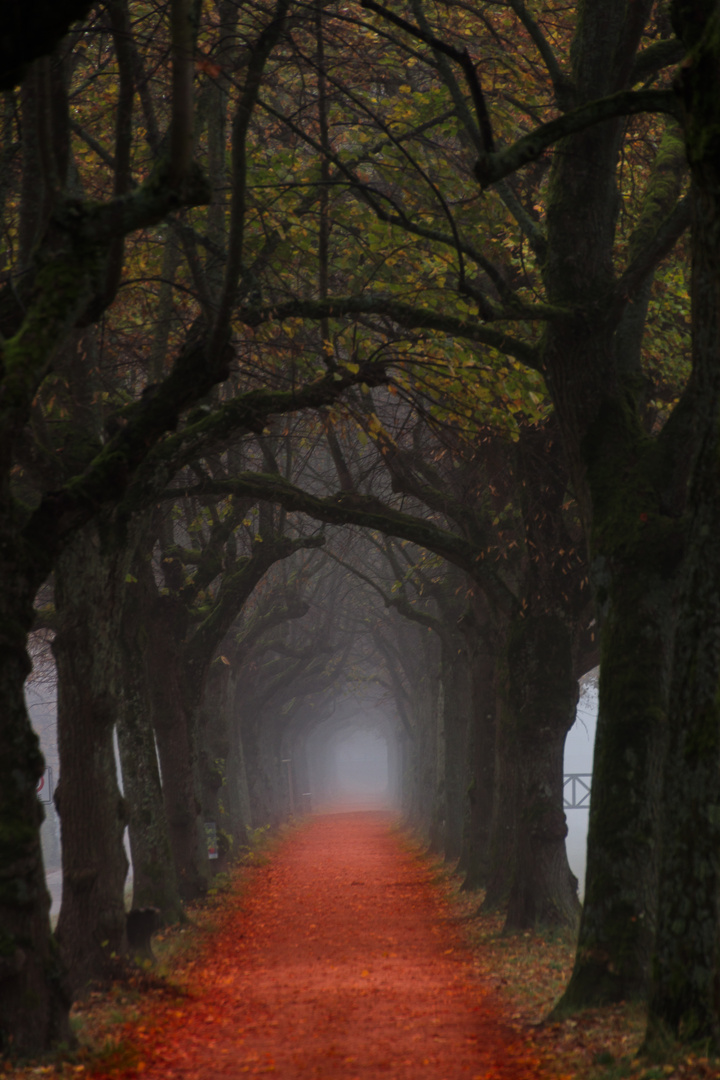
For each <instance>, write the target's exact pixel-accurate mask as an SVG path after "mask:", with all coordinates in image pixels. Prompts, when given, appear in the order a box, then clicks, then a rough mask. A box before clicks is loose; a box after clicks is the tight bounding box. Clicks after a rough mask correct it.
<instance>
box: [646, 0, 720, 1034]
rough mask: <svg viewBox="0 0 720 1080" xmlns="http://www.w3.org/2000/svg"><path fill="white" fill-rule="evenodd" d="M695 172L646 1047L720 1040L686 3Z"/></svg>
mask: <svg viewBox="0 0 720 1080" xmlns="http://www.w3.org/2000/svg"><path fill="white" fill-rule="evenodd" d="M674 15H675V22H676V26H677V28H678V30H679V32H680V33H681V34H682V35H683V36H684V37H685V38H686V41H687V44H688V46H689V47H690V49H691V52H690V55H689V59H688V63H687V64H686V65H685V66H684V68H683V72H682V77H681V80H682V81H681V83H680V87H681V92H682V94H683V100H684V103H685V109H686V117H685V137H686V145H687V154H688V160H689V162H690V166H691V169H692V173H693V197H694V217H693V238H692V257H693V271H692V304H693V372H694V375H695V376H696V377H697V380H698V389H699V394H698V398H699V402H698V412H699V417H700V419H701V430H702V433H703V438H702V441H701V443H700V448H699V453H698V456H697V460H696V462H695V468H694V473H693V477H692V481H691V485H690V493H689V515H688V516H689V522H688V548H689V556H688V584H687V587H686V589H685V591H684V595H683V597H682V603H681V605H680V614H679V620H678V630H677V635H676V641H675V654H674V668H673V680H672V687H671V692H670V708H669V745H668V752H667V756H666V766H665V776H664V787H663V799H662V817H661V848H660V850H661V859H660V890H659V905H658V927H657V934H656V942H655V956H654V963H653V969H652V979H651V992H650V1005H649V1015H648V1029H647V1037H646V1047H647V1049H648V1050H650V1051H651V1052H657V1051H658V1050H660V1051H661V1052H662V1051H663V1050H665V1049H666V1048H667V1045H668V1042H675V1041H676V1040H678V1039H679V1040H680V1041H682V1042H686V1043H699V1042H701V1043H702V1044H703V1046H704V1047H705V1048H707V1049H709V1050H710V1051H711V1052H713V1053H717V1052H718V1051H719V1050H720V994H719V993H718V987H719V986H720V945H719V942H720V855H719V853H720V695H719V691H718V686H719V685H720V592H719V590H718V568H719V567H720V498H719V496H718V476H719V474H720V363H719V362H718V358H719V357H720V135H719V134H718V133H719V132H720V9H719V8H718V5H717V4H709V3H708V4H705V5H698V6H697V8H696V9H691V8H690V7H688V6H686V5H685V6H683V5H681V4H679V3H678V4H675V5H674Z"/></svg>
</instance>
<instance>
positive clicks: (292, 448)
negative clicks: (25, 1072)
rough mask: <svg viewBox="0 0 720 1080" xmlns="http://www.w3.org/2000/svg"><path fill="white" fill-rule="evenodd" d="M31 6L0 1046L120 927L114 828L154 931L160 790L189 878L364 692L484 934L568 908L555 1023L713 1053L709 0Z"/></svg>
mask: <svg viewBox="0 0 720 1080" xmlns="http://www.w3.org/2000/svg"><path fill="white" fill-rule="evenodd" d="M31 7H33V8H37V12H38V19H39V20H40V22H41V23H42V25H43V27H44V31H43V33H42V34H36V33H35V32H34V31H32V30H31V29H29V28H30V27H31V26H32V25H34V24H33V23H31V22H30V21H29V20H28V16H27V12H28V5H27V4H25V5H23V7H22V9H21V8H20V6H19V5H18V4H16V3H14V2H13V3H11V4H9V5H7V7H6V9H5V10H4V11H3V12H2V14H0V87H1V88H2V89H3V91H4V93H3V98H2V114H1V115H0V206H1V208H2V223H3V233H2V253H3V255H2V258H3V261H2V265H1V266H0V273H1V275H2V279H1V281H0V334H1V337H0V356H1V359H2V365H1V368H0V700H1V701H2V723H1V725H0V1053H3V1052H6V1051H7V1052H19V1053H24V1052H30V1051H37V1050H38V1049H41V1048H49V1047H51V1046H54V1045H57V1044H58V1043H62V1042H66V1041H68V1040H69V1038H70V1032H69V1026H68V1010H69V1006H70V1003H71V1001H72V1000H73V997H75V996H76V995H79V994H82V993H83V992H84V991H85V990H86V988H87V986H88V985H89V983H91V982H92V981H93V980H97V979H103V978H106V977H108V976H109V975H110V974H112V971H113V965H114V964H115V963H116V959H115V958H117V957H122V956H124V955H125V954H126V953H127V948H128V945H127V935H126V920H125V907H124V897H123V891H124V885H125V880H126V875H127V869H128V867H127V858H126V855H125V851H124V848H123V843H122V837H123V832H124V829H125V826H126V825H127V826H128V827H129V835H130V845H131V853H132V861H133V872H134V897H133V903H134V904H135V906H144V905H154V906H156V907H158V908H159V909H160V912H161V916H162V918H163V919H164V920H166V921H173V920H176V919H178V918H181V917H182V909H183V903H184V902H185V901H188V900H191V899H193V898H195V897H197V896H199V895H202V893H203V892H204V891H205V890H206V889H207V886H208V876H209V874H210V872H211V867H210V865H209V863H208V859H207V847H206V842H205V832H204V828H205V827H204V823H205V822H206V821H213V822H216V823H217V825H218V828H219V841H220V853H221V859H220V860H219V863H220V865H221V866H222V865H225V864H226V863H227V861H229V860H230V859H232V858H233V855H234V854H235V853H237V851H238V850H239V849H241V848H242V846H243V845H245V844H246V843H247V841H248V833H249V830H252V829H255V828H258V827H262V826H265V825H267V824H271V825H276V824H278V823H279V822H280V821H281V820H282V819H283V818H284V817H286V816H287V815H288V814H289V813H291V812H293V810H296V809H297V808H298V807H297V804H296V798H297V795H298V793H299V792H303V791H305V790H307V784H308V772H307V769H308V765H307V760H306V757H305V748H306V747H307V745H308V740H310V739H312V738H313V737H314V735H315V734H317V733H318V732H319V731H321V730H323V731H324V730H326V729H327V730H328V731H331V730H335V731H339V730H341V729H342V730H344V729H345V727H347V725H352V724H353V723H354V717H355V716H356V714H357V713H358V712H359V711H360V710H365V711H366V712H367V713H368V714H369V715H371V716H372V717H373V718H374V719H373V723H374V724H375V726H376V728H377V730H378V731H380V732H382V733H383V734H384V735H385V736H386V738H387V742H388V747H389V753H390V755H391V757H392V758H393V760H394V762H395V764H394V765H393V770H392V771H393V775H397V776H400V777H401V778H402V780H401V782H402V803H403V809H404V811H405V814H406V816H407V819H408V821H409V822H410V823H411V824H412V825H413V826H414V827H415V828H417V829H418V830H420V831H421V832H422V833H423V835H424V836H425V837H426V838H427V839H428V840H429V842H430V843H431V844H432V846H433V848H434V849H435V850H437V851H439V852H443V853H444V855H445V857H446V858H447V859H448V860H453V861H454V860H459V864H458V865H459V867H460V868H461V870H462V871H463V873H464V874H465V882H466V886H467V887H468V888H477V887H480V886H482V887H483V888H484V889H485V898H484V904H485V905H486V906H487V907H489V908H493V909H498V910H502V911H504V912H505V916H506V928H507V929H508V931H512V930H517V929H527V928H532V927H535V926H539V925H552V926H559V927H564V928H569V929H571V930H575V929H577V931H578V945H577V954H576V963H575V968H574V971H573V974H572V977H571V979H570V982H569V984H568V986H567V988H566V990H565V993H564V995H563V997H562V998H561V1000H560V1002H559V1003H558V1005H557V1006H556V1012H557V1013H558V1014H561V1013H563V1012H566V1011H570V1010H574V1009H579V1008H583V1007H586V1006H589V1005H594V1004H599V1003H605V1002H614V1001H621V1000H631V999H641V1000H646V1001H647V1002H648V1008H649V1013H648V1027H647V1038H646V1047H647V1049H648V1051H649V1052H653V1053H658V1052H661V1051H662V1047H663V1046H664V1045H665V1044H666V1042H667V1040H681V1041H686V1042H688V1043H691V1042H694V1041H702V1040H704V1041H705V1042H706V1043H709V1045H710V1046H711V1047H712V1048H713V1049H715V1050H717V1049H719V1048H720V1000H719V999H718V998H717V995H716V993H715V992H714V987H715V985H716V984H717V979H718V978H719V977H720V971H719V970H718V967H719V965H720V957H719V956H718V951H717V940H718V925H719V920H720V911H719V910H718V903H719V900H720V890H719V888H718V885H719V882H718V854H717V853H718V851H720V835H718V833H719V829H720V825H719V823H720V817H719V816H718V812H717V807H718V805H720V792H719V791H718V783H719V781H720V772H719V766H720V732H719V731H718V722H719V719H720V717H719V716H718V705H717V695H718V680H719V678H720V670H719V665H720V653H719V646H718V642H720V633H719V630H720V598H719V597H718V592H717V588H716V584H715V583H716V581H717V580H718V571H719V570H720V541H718V539H717V538H718V536H720V520H718V519H719V518H720V500H719V499H718V490H720V488H719V487H718V484H717V476H718V461H719V457H718V455H719V453H720V446H719V445H718V437H719V431H720V428H719V421H720V413H719V408H720V338H719V335H718V325H717V322H718V317H719V312H720V265H719V260H720V223H719V219H718V212H719V210H720V85H719V83H720V6H719V5H718V4H717V3H716V2H713V0H697V2H696V3H693V4H690V3H685V2H683V0H675V2H672V3H662V2H651V0H633V2H632V3H631V2H629V0H602V2H601V0H584V3H582V4H578V5H577V7H576V8H574V7H566V6H561V5H558V4H555V3H554V2H552V0H548V2H543V0H537V2H535V3H529V2H528V3H525V2H524V0H505V2H497V3H493V2H490V3H487V4H485V5H482V6H481V7H480V8H478V9H477V10H468V9H466V6H465V5H461V4H458V5H450V6H447V5H444V6H440V5H438V6H436V5H434V4H430V3H427V4H425V3H423V2H422V0H408V3H407V4H405V5H403V6H398V5H391V6H390V5H383V4H378V3H376V2H375V0H360V2H358V3H353V4H338V5H330V6H328V5H326V4H320V3H310V4H299V3H296V2H295V0H274V2H273V0H267V2H264V0H258V2H253V3H252V4H247V5H240V4H238V3H237V2H236V0H208V2H206V3H205V4H202V3H201V2H200V0H165V2H159V0H157V2H156V0H143V2H136V0H105V2H104V3H98V4H90V3H87V2H84V3H72V2H69V0H66V2H62V3H61V2H59V0H58V2H56V3H54V4H52V5H49V6H48V5H47V4H46V3H44V2H43V0H33V2H32V4H31ZM46 8H47V11H46ZM41 628H42V629H43V630H44V632H46V631H50V632H51V635H52V640H53V644H52V649H53V654H54V662H55V665H56V677H57V686H58V751H59V758H60V774H61V780H60V784H59V788H58V792H57V798H56V802H57V808H58V812H59V815H60V820H61V825H62V848H63V900H62V907H61V910H60V915H59V919H58V923H57V927H56V929H55V931H52V930H51V927H50V922H49V918H48V912H49V898H48V895H47V890H46V887H45V878H44V869H43V862H42V853H41V847H40V823H41V815H42V811H41V807H40V804H39V803H38V801H37V798H36V794H35V791H36V785H37V781H38V779H39V777H40V776H41V775H42V770H43V761H42V756H41V754H40V751H39V747H38V742H37V738H36V736H35V735H34V733H33V731H32V728H31V726H30V723H29V720H28V716H27V711H26V707H25V701H24V694H23V686H24V682H25V679H26V677H27V675H28V673H29V671H30V669H31V659H30V657H31V654H32V649H33V637H32V635H33V632H34V631H37V630H38V629H41ZM598 662H599V663H600V684H599V717H598V727H597V739H596V748H595V764H594V777H593V793H592V804H591V813H590V829H589V837H588V853H587V878H586V886H585V897H584V903H583V905H582V910H581V908H580V904H579V901H578V897H577V882H576V880H575V878H574V877H573V875H572V873H571V871H570V868H569V865H568V862H567V856H566V852H565V836H566V832H567V827H566V822H565V816H564V811H563V795H562V792H563V748H564V742H565V737H566V734H567V732H568V730H569V729H570V727H571V726H572V724H573V722H574V718H575V706H576V703H577V695H578V679H579V677H581V676H582V675H583V674H584V673H585V672H586V671H587V670H588V669H589V668H591V667H593V666H594V665H595V664H597V663H598ZM333 725H335V726H334V727H333ZM115 737H117V745H118V749H119V757H120V764H121V771H122V778H123V794H122V795H121V794H120V789H119V787H118V782H117V771H116V757H115V749H114V740H115ZM288 761H290V762H291V771H290V773H288V772H287V762H288Z"/></svg>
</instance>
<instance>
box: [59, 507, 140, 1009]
mask: <svg viewBox="0 0 720 1080" xmlns="http://www.w3.org/2000/svg"><path fill="white" fill-rule="evenodd" d="M104 540H107V537H101V533H100V531H99V529H98V528H97V527H96V526H94V525H89V526H86V527H85V528H83V529H82V530H80V531H79V532H78V533H77V534H76V535H75V536H74V538H73V540H72V542H71V543H69V544H68V545H67V547H66V548H65V550H64V551H63V553H62V555H61V556H60V558H59V560H58V563H57V566H56V570H55V607H56V611H57V617H58V622H59V630H58V633H57V635H56V637H55V641H54V643H53V651H54V653H55V659H56V662H57V675H58V754H59V761H60V782H59V784H58V787H57V791H56V796H55V798H56V804H57V807H58V812H59V814H60V822H61V829H62V852H63V898H62V905H61V907H60V915H59V917H58V924H57V930H56V937H57V940H58V942H59V944H60V949H61V953H62V956H63V960H64V962H65V964H66V966H67V969H68V973H69V977H70V981H71V984H72V986H73V988H74V989H75V990H76V991H83V990H84V989H85V988H86V986H87V985H88V983H89V982H90V981H92V980H96V979H105V978H107V977H108V976H109V975H110V974H111V972H112V968H113V958H114V957H115V956H122V955H123V954H124V953H125V951H126V948H127V939H126V934H125V904H124V898H123V890H124V886H125V878H126V876H127V869H128V862H127V856H126V855H125V849H124V847H123V832H124V829H125V825H126V823H127V815H126V810H125V804H124V801H123V799H122V796H121V794H120V789H119V787H118V782H117V766H116V762H115V751H114V746H113V731H114V728H115V722H116V719H117V697H118V690H119V687H118V657H117V640H118V634H119V622H120V609H121V605H122V591H123V588H124V581H125V575H126V572H127V563H128V555H127V552H126V551H122V552H120V553H118V551H117V550H113V549H112V547H111V548H110V549H108V548H106V547H104V545H103V541H104Z"/></svg>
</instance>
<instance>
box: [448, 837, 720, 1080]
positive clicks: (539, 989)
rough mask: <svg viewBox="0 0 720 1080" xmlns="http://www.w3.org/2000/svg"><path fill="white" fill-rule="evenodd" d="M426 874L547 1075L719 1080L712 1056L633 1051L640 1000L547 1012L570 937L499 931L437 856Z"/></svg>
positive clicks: (569, 952)
mask: <svg viewBox="0 0 720 1080" xmlns="http://www.w3.org/2000/svg"><path fill="white" fill-rule="evenodd" d="M431 867H432V870H433V874H434V875H435V876H436V878H439V879H440V880H441V882H442V887H443V889H444V890H445V891H446V895H447V897H448V899H449V901H450V904H451V910H452V912H453V917H454V919H455V920H457V922H458V923H459V925H460V927H461V928H462V931H463V933H464V935H465V937H466V940H467V942H468V945H469V947H470V949H471V950H472V952H473V955H474V959H475V966H476V969H477V971H478V974H479V975H480V976H481V977H482V978H483V980H484V981H486V982H489V983H490V985H491V986H492V987H493V989H494V990H495V992H496V994H497V995H498V997H499V998H500V999H501V1000H502V1001H503V1003H504V1005H505V1007H506V1012H507V1015H508V1017H509V1019H510V1023H511V1024H512V1025H513V1026H515V1027H516V1028H517V1029H518V1030H520V1031H522V1033H523V1035H524V1036H525V1038H527V1039H528V1040H529V1041H530V1042H531V1043H532V1044H533V1045H534V1046H535V1048H536V1049H537V1052H538V1057H540V1058H541V1059H542V1060H543V1061H544V1062H545V1063H546V1067H547V1069H548V1071H549V1073H550V1075H555V1076H557V1077H563V1078H565V1077H568V1078H572V1080H720V1060H718V1059H711V1058H708V1057H706V1056H704V1055H703V1054H702V1052H698V1053H689V1052H688V1051H687V1049H686V1048H681V1047H675V1048H672V1047H670V1048H668V1050H667V1051H666V1052H665V1053H664V1060H663V1061H662V1062H661V1063H657V1062H651V1061H649V1060H648V1059H647V1058H645V1057H643V1056H639V1055H638V1051H639V1049H640V1047H641V1044H642V1042H643V1039H644V1036H645V1019H646V1017H645V1007H644V1006H641V1005H637V1004H624V1003H623V1004H619V1005H612V1006H606V1007H604V1008H596V1009H588V1010H586V1011H584V1012H582V1013H578V1014H576V1015H575V1016H573V1017H569V1018H567V1019H564V1020H562V1021H548V1020H547V1016H548V1014H549V1012H550V1010H551V1008H552V1006H553V1005H554V1004H555V1002H556V1001H557V1000H558V998H559V997H560V995H561V993H562V991H563V989H564V988H565V985H566V984H567V981H568V979H569V977H570V972H571V970H572V965H573V959H574V954H575V940H574V937H573V936H570V935H567V934H563V933H557V932H552V931H546V932H539V933H531V932H524V933H519V934H504V933H503V921H504V920H503V917H502V916H501V915H498V914H494V913H483V912H480V910H479V909H480V906H481V903H482V899H483V893H482V892H475V893H472V892H462V891H461V889H460V885H461V878H459V877H455V876H454V875H453V874H452V872H451V870H449V869H448V867H447V866H445V865H444V864H443V863H442V862H441V861H440V860H437V859H434V860H432V861H431Z"/></svg>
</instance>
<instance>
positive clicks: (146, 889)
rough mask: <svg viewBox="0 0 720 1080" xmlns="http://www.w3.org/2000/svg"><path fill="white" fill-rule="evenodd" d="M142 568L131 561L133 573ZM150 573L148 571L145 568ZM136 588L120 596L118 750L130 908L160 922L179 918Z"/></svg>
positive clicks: (150, 660)
mask: <svg viewBox="0 0 720 1080" xmlns="http://www.w3.org/2000/svg"><path fill="white" fill-rule="evenodd" d="M144 565H145V564H144V563H140V565H138V561H137V560H136V562H135V565H134V573H135V574H137V575H141V574H142V569H143V567H144ZM148 569H149V568H148ZM146 596H147V594H146V593H145V592H144V591H143V588H142V584H141V583H137V582H136V583H133V584H130V585H129V586H128V588H127V589H126V592H125V604H124V607H123V612H122V625H121V632H120V638H119V647H120V677H121V684H122V692H121V695H120V701H119V711H118V725H117V732H118V746H119V750H120V763H121V767H122V775H123V790H124V795H125V803H126V806H127V813H128V834H129V838H130V853H131V858H132V864H133V901H132V902H133V907H156V908H157V909H158V910H159V912H160V918H161V920H162V921H163V922H166V923H172V922H176V921H177V920H178V919H180V918H181V917H182V902H181V899H180V893H179V891H178V885H177V878H176V874H175V865H174V862H173V858H172V849H171V846H170V835H169V829H168V823H167V815H166V811H165V803H164V800H163V790H162V784H161V781H160V771H159V768H158V755H157V748H156V745H155V730H154V724H153V707H152V693H151V683H152V681H153V680H155V679H157V678H158V669H157V667H156V665H155V662H154V653H153V648H152V638H151V622H150V620H149V615H148V612H147V610H146V606H145V604H144V602H143V601H144V599H146Z"/></svg>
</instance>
